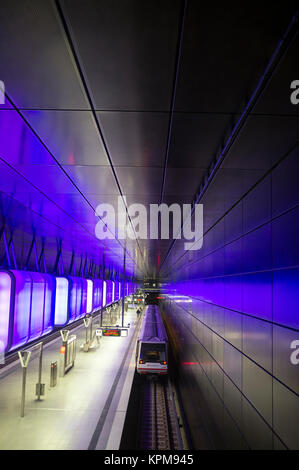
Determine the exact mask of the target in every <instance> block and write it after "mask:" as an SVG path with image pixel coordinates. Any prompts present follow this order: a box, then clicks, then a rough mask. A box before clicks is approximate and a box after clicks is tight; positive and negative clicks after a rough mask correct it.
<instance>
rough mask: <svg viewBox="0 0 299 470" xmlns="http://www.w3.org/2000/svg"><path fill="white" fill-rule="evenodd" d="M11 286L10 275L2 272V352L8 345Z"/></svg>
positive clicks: (0, 286) (0, 274)
mask: <svg viewBox="0 0 299 470" xmlns="http://www.w3.org/2000/svg"><path fill="white" fill-rule="evenodd" d="M11 288H12V279H11V277H10V275H9V274H8V273H6V272H3V271H2V272H0V353H3V352H4V351H5V350H6V349H7V347H8V339H9V317H10V300H11Z"/></svg>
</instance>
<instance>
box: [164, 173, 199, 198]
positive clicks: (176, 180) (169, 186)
mask: <svg viewBox="0 0 299 470" xmlns="http://www.w3.org/2000/svg"><path fill="white" fill-rule="evenodd" d="M204 175H205V170H202V169H201V168H168V169H167V178H166V185H165V195H177V196H178V202H179V196H180V195H181V194H182V195H186V194H190V195H192V196H194V194H195V193H196V191H197V189H198V187H199V185H200V183H201V181H202V178H203V176H204Z"/></svg>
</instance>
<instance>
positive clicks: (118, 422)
mask: <svg viewBox="0 0 299 470" xmlns="http://www.w3.org/2000/svg"><path fill="white" fill-rule="evenodd" d="M138 320H139V319H138V318H137V314H136V310H135V309H130V310H129V311H128V312H126V313H125V325H127V324H128V323H130V328H129V331H128V336H125V337H101V339H100V346H99V347H98V348H97V349H95V350H91V351H89V352H87V353H86V352H83V350H81V349H80V344H82V343H83V342H84V339H85V328H84V326H83V325H82V326H78V327H76V328H75V329H74V330H72V332H71V333H72V334H73V333H74V334H76V335H77V356H76V360H75V365H74V367H73V368H72V369H71V370H70V371H69V372H68V373H67V374H66V375H65V376H64V377H59V376H58V378H57V385H56V387H53V388H52V387H50V364H51V362H53V361H56V360H59V349H60V346H61V338H60V337H59V338H57V339H55V340H53V341H52V342H51V343H49V344H47V345H45V347H44V351H43V376H42V382H43V383H45V395H44V396H43V397H42V398H41V401H38V400H37V398H36V395H35V384H36V382H37V369H38V358H37V357H32V360H31V361H30V363H29V365H28V371H27V385H26V405H25V416H24V417H20V403H21V388H22V368H21V365H20V363H19V361H17V362H15V363H14V364H13V365H9V366H7V367H5V368H3V369H2V370H1V371H0V422H1V430H2V432H1V434H0V449H2V450H6V449H9V450H86V449H89V450H95V449H98V450H100V449H113V450H116V449H118V447H119V443H120V440H121V434H122V429H123V425H124V420H125V415H126V410H127V405H128V401H129V396H130V392H131V386H132V382H133V377H134V372H135V349H136V340H137V337H138V332H139V329H140V325H141V322H140V321H138Z"/></svg>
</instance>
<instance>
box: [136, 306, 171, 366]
mask: <svg viewBox="0 0 299 470" xmlns="http://www.w3.org/2000/svg"><path fill="white" fill-rule="evenodd" d="M136 369H137V372H138V373H139V374H154V375H166V374H167V372H168V338H167V334H166V330H165V327H164V324H163V321H162V318H161V315H160V312H159V309H158V307H157V306H156V305H149V306H148V307H146V311H145V315H144V319H143V324H142V327H141V331H140V336H139V339H138V343H137V351H136Z"/></svg>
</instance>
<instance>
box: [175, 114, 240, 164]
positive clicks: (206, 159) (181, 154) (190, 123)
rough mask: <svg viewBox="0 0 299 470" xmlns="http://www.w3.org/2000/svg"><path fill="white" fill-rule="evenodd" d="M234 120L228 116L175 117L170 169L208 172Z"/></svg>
mask: <svg viewBox="0 0 299 470" xmlns="http://www.w3.org/2000/svg"><path fill="white" fill-rule="evenodd" d="M231 119H232V116H231V115H226V114H196V113H190V114H188V113H175V114H174V117H173V125H172V133H171V143H170V150H169V157H168V166H169V167H191V168H192V167H195V168H196V167H197V168H209V166H210V164H211V162H212V161H213V157H214V156H215V153H216V152H217V150H218V148H219V145H220V144H221V142H222V141H223V138H224V135H225V133H226V129H227V126H228V124H229V123H230V121H231Z"/></svg>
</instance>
